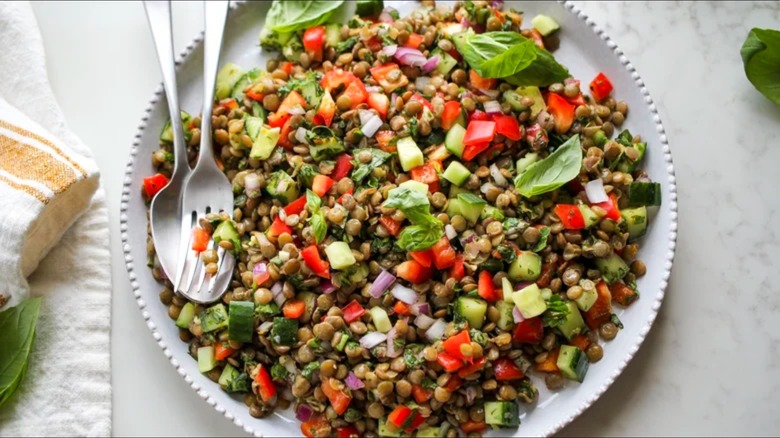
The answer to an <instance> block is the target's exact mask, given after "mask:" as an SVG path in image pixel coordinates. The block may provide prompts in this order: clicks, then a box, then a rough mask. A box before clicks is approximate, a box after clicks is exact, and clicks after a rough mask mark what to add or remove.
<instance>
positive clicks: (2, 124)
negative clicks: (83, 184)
mask: <svg viewBox="0 0 780 438" xmlns="http://www.w3.org/2000/svg"><path fill="white" fill-rule="evenodd" d="M0 128H4V129H7V130H9V131H12V132H15V133H17V134H19V135H22V136H24V137H27V138H31V139H33V140H37V141H39V142H41V143H43V144H45V145H46V146H48V147H50V148H51V149H52V150H53V151H54V152H55V153H57V154H58V155H59V156H60V157H61V158H62V159H64V160H66V161H67V162H68V163H70V165H71V166H73V167H74V168H75V169H76V170H77V171H78V172H79V173H81V176H87V172H86V171H85V170H84V169H83V168H82V167H81V166H80V165H79V164H78V163H77V162H75V161H74V160H73V159H72V158H71V157H70V156H68V155H67V154H65V153H64V152H62V150H61V149H60V148H59V147H57V145H55V144H54V143H52V142H51V141H49V140H48V139H47V138H45V137H42V136H40V135H38V134H36V133H34V132H31V131H28V130H26V129H24V128H22V127H20V126H16V125H14V124H11V123H9V122H7V121H5V120H0Z"/></svg>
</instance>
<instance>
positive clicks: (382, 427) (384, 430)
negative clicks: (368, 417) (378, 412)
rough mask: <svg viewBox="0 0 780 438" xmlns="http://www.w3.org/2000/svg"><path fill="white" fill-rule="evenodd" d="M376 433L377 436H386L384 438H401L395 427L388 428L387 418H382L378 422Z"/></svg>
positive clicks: (398, 430) (399, 431)
mask: <svg viewBox="0 0 780 438" xmlns="http://www.w3.org/2000/svg"><path fill="white" fill-rule="evenodd" d="M377 432H379V436H383V437H384V436H386V437H392V438H395V437H400V436H401V430H400V429H396V428H395V427H392V426H390V427H388V426H387V418H383V419H381V420H379V428H378V429H377Z"/></svg>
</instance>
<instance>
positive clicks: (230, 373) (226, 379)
mask: <svg viewBox="0 0 780 438" xmlns="http://www.w3.org/2000/svg"><path fill="white" fill-rule="evenodd" d="M239 374H240V373H239V372H238V370H237V369H235V368H234V367H233V365H230V364H226V365H225V368H222V374H220V375H219V380H217V383H219V386H221V387H223V388H227V387H228V386H230V384H231V383H232V382H233V381H234V380H236V378H237V377H238V376H239Z"/></svg>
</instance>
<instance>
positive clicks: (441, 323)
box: [425, 319, 447, 342]
mask: <svg viewBox="0 0 780 438" xmlns="http://www.w3.org/2000/svg"><path fill="white" fill-rule="evenodd" d="M446 328H447V321H445V320H443V319H437V320H436V322H434V323H433V325H431V326H430V327H429V328H428V330H427V331H426V332H425V337H426V338H428V340H429V341H431V342H435V341H438V340H440V339H441V338H442V337H443V336H444V330H445V329H446Z"/></svg>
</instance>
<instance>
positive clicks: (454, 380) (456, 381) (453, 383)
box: [442, 353, 463, 392]
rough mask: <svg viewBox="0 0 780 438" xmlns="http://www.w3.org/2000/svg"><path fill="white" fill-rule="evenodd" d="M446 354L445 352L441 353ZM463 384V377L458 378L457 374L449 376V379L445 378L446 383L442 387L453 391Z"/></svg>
mask: <svg viewBox="0 0 780 438" xmlns="http://www.w3.org/2000/svg"><path fill="white" fill-rule="evenodd" d="M442 354H446V353H442ZM461 386H463V379H461V378H460V376H458V375H457V374H455V375H452V376H450V380H447V383H446V384H445V385H444V389H446V390H447V391H449V392H455V391H457V390H458V389H460V387H461Z"/></svg>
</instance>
